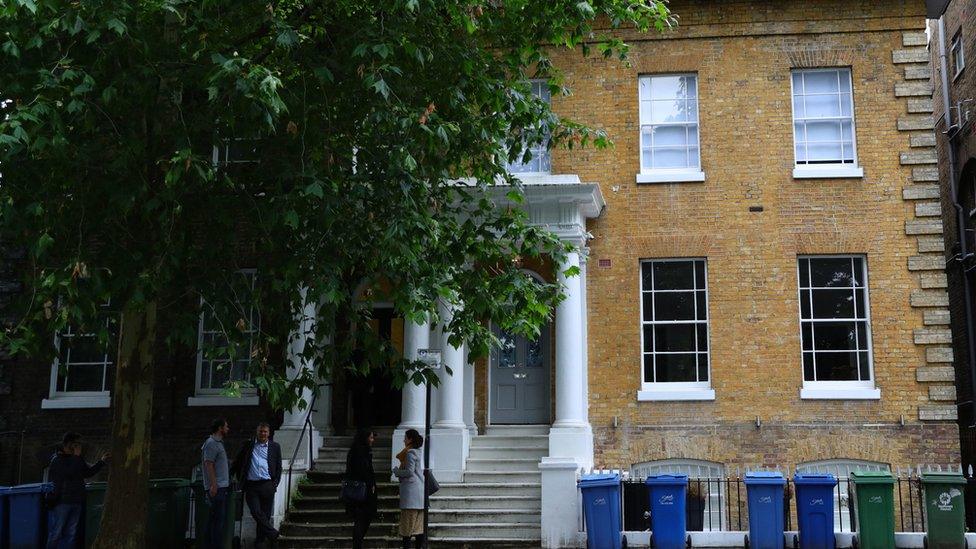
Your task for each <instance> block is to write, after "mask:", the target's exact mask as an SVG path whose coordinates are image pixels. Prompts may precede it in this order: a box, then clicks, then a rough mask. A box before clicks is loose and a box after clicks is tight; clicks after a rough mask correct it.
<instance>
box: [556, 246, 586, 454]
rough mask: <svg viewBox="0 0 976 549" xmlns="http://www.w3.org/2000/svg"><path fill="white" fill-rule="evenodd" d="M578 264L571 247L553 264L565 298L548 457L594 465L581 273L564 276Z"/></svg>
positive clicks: (559, 312)
mask: <svg viewBox="0 0 976 549" xmlns="http://www.w3.org/2000/svg"><path fill="white" fill-rule="evenodd" d="M573 267H577V268H579V267H580V254H579V252H576V251H573V252H570V253H568V254H566V257H565V259H564V260H563V261H562V262H561V263H560V264H559V265H558V266H557V267H556V270H557V273H556V276H557V280H558V281H559V283H560V284H562V286H563V292H564V293H565V295H566V298H565V299H564V300H563V301H562V302H560V303H559V305H558V306H557V307H556V421H554V422H553V424H552V428H551V429H550V430H549V456H548V457H550V458H572V459H573V460H574V461H575V462H576V463H577V465H578V466H580V467H592V465H593V430H592V429H591V428H590V424H589V421H588V420H587V415H588V414H587V411H586V406H587V403H586V391H587V389H586V359H585V357H586V352H585V349H584V345H585V340H586V333H585V326H586V322H585V321H584V316H583V313H584V310H585V309H584V307H585V304H584V303H583V299H584V297H583V296H584V295H585V293H584V289H583V281H582V280H581V276H578V275H577V276H566V275H565V274H564V273H565V271H566V270H567V269H571V268H573ZM581 274H582V273H581Z"/></svg>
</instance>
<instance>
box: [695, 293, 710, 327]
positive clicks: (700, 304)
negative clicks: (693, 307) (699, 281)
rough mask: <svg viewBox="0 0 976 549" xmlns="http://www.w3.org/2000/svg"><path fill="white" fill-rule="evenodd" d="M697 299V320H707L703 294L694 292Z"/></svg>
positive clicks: (706, 307)
mask: <svg viewBox="0 0 976 549" xmlns="http://www.w3.org/2000/svg"><path fill="white" fill-rule="evenodd" d="M695 293H696V294H697V297H698V320H708V304H707V303H705V292H704V291H698V292H695Z"/></svg>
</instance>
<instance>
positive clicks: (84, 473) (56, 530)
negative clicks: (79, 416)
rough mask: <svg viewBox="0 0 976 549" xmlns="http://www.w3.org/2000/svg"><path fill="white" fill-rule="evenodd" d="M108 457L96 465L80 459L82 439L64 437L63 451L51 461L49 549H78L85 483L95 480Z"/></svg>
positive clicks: (49, 475)
mask: <svg viewBox="0 0 976 549" xmlns="http://www.w3.org/2000/svg"><path fill="white" fill-rule="evenodd" d="M108 459H109V455H108V454H107V453H106V454H103V455H102V458H101V459H100V460H98V461H97V462H96V463H95V464H94V465H88V463H87V462H86V461H85V458H83V457H81V435H79V434H78V433H65V435H64V437H63V438H62V439H61V448H59V449H58V451H57V453H56V454H54V456H52V458H51V464H50V465H49V466H48V472H47V478H48V481H50V482H52V483H53V484H54V492H53V493H52V495H51V499H50V504H51V507H50V510H49V511H48V515H47V517H48V518H47V524H48V527H47V549H75V548H76V547H78V524H79V523H80V522H81V513H82V511H83V510H84V505H85V479H86V478H88V477H91V476H94V475H95V474H97V473H98V472H99V471H101V470H102V467H103V466H104V465H105V461H106V460H108Z"/></svg>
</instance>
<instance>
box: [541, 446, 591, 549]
mask: <svg viewBox="0 0 976 549" xmlns="http://www.w3.org/2000/svg"><path fill="white" fill-rule="evenodd" d="M539 470H540V471H541V472H542V520H541V522H542V547H545V548H561V547H583V546H585V541H583V540H581V539H580V532H579V516H580V508H579V503H580V502H579V496H578V493H577V489H576V474H577V472H578V471H579V466H578V465H577V464H576V460H575V459H573V458H552V457H544V458H542V461H541V463H539Z"/></svg>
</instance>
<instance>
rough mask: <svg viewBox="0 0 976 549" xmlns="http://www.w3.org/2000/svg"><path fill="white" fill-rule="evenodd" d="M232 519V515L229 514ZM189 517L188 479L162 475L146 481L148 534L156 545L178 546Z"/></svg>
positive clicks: (182, 538) (181, 543) (180, 544)
mask: <svg viewBox="0 0 976 549" xmlns="http://www.w3.org/2000/svg"><path fill="white" fill-rule="evenodd" d="M227 516H228V521H229V522H232V519H233V517H234V515H233V514H228V515H227ZM189 518H190V481H189V480H187V479H184V478H163V479H155V480H150V481H149V523H148V525H147V534H148V536H147V537H148V538H149V539H150V540H153V543H154V546H157V547H180V546H182V545H183V542H184V540H185V539H186V526H187V523H188V522H189Z"/></svg>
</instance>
